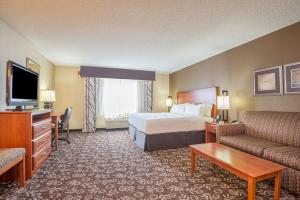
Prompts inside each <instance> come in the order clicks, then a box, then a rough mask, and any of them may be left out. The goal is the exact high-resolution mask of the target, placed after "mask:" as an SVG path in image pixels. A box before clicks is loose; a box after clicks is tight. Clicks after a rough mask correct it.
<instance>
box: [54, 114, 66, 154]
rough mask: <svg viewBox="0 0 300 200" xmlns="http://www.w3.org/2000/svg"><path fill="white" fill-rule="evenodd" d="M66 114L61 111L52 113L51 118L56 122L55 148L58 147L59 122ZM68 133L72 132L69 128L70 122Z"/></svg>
mask: <svg viewBox="0 0 300 200" xmlns="http://www.w3.org/2000/svg"><path fill="white" fill-rule="evenodd" d="M63 116H64V115H63V114H59V113H52V114H51V119H52V123H54V129H55V130H54V142H55V149H56V150H57V149H58V123H59V121H60V120H61V119H62V117H63ZM67 131H68V135H69V133H70V129H69V124H68V128H67Z"/></svg>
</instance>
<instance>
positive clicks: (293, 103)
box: [170, 23, 300, 119]
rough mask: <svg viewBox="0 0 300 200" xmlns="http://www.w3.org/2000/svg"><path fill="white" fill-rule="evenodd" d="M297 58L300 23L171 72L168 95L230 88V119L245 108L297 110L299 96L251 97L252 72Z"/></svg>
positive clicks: (299, 44) (299, 41)
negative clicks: (193, 90) (199, 89)
mask: <svg viewBox="0 0 300 200" xmlns="http://www.w3.org/2000/svg"><path fill="white" fill-rule="evenodd" d="M299 61H300V23H297V24H294V25H292V26H289V27H286V28H284V29H281V30H279V31H276V32H274V33H271V34H269V35H266V36H264V37H262V38H259V39H256V40H254V41H251V42H249V43H246V44H244V45H242V46H239V47H237V48H234V49H231V50H229V51H226V52H224V53H222V54H219V55H217V56H214V57H211V58H209V59H207V60H204V61H202V62H199V63H196V64H194V65H192V66H190V67H187V68H185V69H182V70H180V71H177V72H175V73H172V74H170V94H171V95H173V96H175V95H176V92H178V91H184V90H191V89H197V88H203V87H211V86H220V87H221V89H225V90H229V95H230V98H231V109H230V112H229V114H230V118H231V119H239V118H240V116H241V115H242V113H243V112H244V111H246V110H268V111H297V112H299V111H300V103H299V102H300V95H284V96H259V97H258V96H253V71H254V70H256V69H259V68H267V67H273V66H277V65H283V64H287V63H293V62H299Z"/></svg>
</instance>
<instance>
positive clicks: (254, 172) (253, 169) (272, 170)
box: [190, 143, 285, 200]
mask: <svg viewBox="0 0 300 200" xmlns="http://www.w3.org/2000/svg"><path fill="white" fill-rule="evenodd" d="M190 147H191V159H192V173H193V174H194V173H195V169H196V160H195V157H196V154H198V155H200V156H201V157H203V158H205V159H206V160H209V161H210V162H212V163H213V164H214V165H217V166H219V167H221V168H223V169H225V170H227V171H229V172H230V173H233V174H235V175H236V176H238V177H240V178H241V179H244V180H246V181H248V200H250V199H251V200H254V199H255V191H256V183H257V182H259V181H263V180H266V179H270V178H273V177H274V178H275V184H274V199H275V200H279V196H280V188H281V176H282V170H283V169H284V168H285V167H284V166H282V165H279V164H276V163H273V162H271V161H268V160H264V159H261V158H258V157H256V156H253V155H250V154H248V153H244V152H242V151H239V150H236V149H233V148H230V147H228V146H225V145H222V144H217V143H207V144H196V145H190Z"/></svg>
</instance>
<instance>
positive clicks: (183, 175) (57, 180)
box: [0, 130, 296, 200]
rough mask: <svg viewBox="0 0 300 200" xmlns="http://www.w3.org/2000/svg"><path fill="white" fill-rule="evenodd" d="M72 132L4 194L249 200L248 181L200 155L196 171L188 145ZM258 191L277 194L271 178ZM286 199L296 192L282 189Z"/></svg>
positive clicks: (263, 199) (1, 192)
mask: <svg viewBox="0 0 300 200" xmlns="http://www.w3.org/2000/svg"><path fill="white" fill-rule="evenodd" d="M70 135H71V138H70V140H71V144H67V143H64V142H60V143H59V150H58V151H53V152H52V155H51V156H50V158H49V159H48V160H47V162H46V163H45V164H44V166H43V167H42V168H41V169H40V170H39V171H38V172H37V174H36V175H35V176H34V178H33V179H32V180H30V181H27V183H26V187H25V188H22V189H18V187H17V184H16V183H8V184H2V185H0V199H12V200H23V199H36V200H39V199H65V200H81V199H84V200H89V199H103V200H114V199H120V200H134V199H149V200H155V199H162V200H168V199H186V200H197V199H207V200H210V199H213V200H218V199H220V200H223V199H228V200H231V199H232V200H242V199H247V184H246V182H245V181H242V180H241V179H239V178H238V177H236V176H234V175H232V174H230V173H228V172H226V171H224V170H222V169H220V168H215V169H214V168H213V167H212V166H211V165H210V163H208V162H207V161H205V160H203V159H201V158H199V157H198V158H197V173H196V174H195V176H192V175H191V162H190V151H189V148H181V149H172V150H160V151H153V152H143V151H142V150H141V149H140V148H139V147H137V146H136V145H135V144H134V143H133V142H132V141H131V140H130V138H129V136H128V134H127V131H125V130H116V131H104V130H102V131H98V132H96V133H75V132H74V133H71V134H70ZM256 193H257V199H258V200H267V199H273V187H272V185H271V184H270V183H269V182H262V183H259V184H258V186H257V192H256ZM281 199H284V200H293V199H296V197H294V196H293V195H291V194H289V193H288V192H287V191H286V190H282V193H281Z"/></svg>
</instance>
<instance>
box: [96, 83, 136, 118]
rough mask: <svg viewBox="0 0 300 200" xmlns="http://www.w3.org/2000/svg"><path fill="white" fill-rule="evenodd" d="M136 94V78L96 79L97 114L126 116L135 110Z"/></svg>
mask: <svg viewBox="0 0 300 200" xmlns="http://www.w3.org/2000/svg"><path fill="white" fill-rule="evenodd" d="M137 96H138V86H137V81H136V80H127V79H98V80H97V116H104V117H105V118H127V117H128V115H129V114H131V113H136V112H137Z"/></svg>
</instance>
